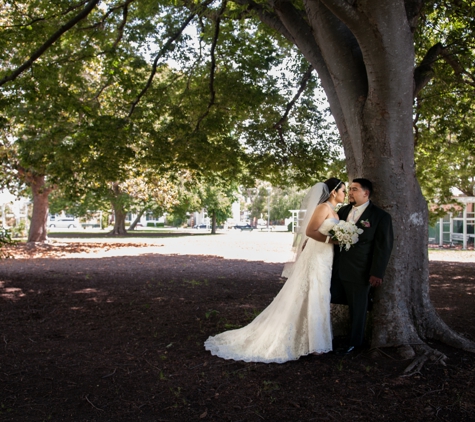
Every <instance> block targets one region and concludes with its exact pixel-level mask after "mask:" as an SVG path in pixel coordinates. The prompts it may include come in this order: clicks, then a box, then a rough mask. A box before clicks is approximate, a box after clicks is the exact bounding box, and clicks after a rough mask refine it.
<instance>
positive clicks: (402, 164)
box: [260, 0, 475, 356]
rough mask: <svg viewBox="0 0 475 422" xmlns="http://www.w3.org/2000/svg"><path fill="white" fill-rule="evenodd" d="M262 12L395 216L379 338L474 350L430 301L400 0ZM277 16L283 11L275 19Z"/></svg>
mask: <svg viewBox="0 0 475 422" xmlns="http://www.w3.org/2000/svg"><path fill="white" fill-rule="evenodd" d="M273 4H275V6H274V12H275V16H273V19H272V17H270V15H269V14H267V12H261V14H260V17H261V19H262V20H263V21H264V22H265V23H268V24H270V25H271V26H273V27H274V28H275V29H277V30H279V31H280V32H281V33H282V34H283V35H284V36H286V37H287V38H288V39H289V40H290V41H292V42H293V43H295V44H296V45H297V47H298V48H299V49H300V50H301V51H302V53H303V54H304V55H305V56H306V58H307V59H308V61H309V62H310V63H311V64H312V65H313V66H314V68H315V69H316V70H317V72H318V73H319V76H320V78H321V81H322V85H323V87H324V89H325V91H326V93H327V96H328V100H329V102H330V107H331V110H332V113H333V115H334V117H335V120H336V123H337V126H338V128H339V131H340V135H341V138H342V141H343V145H344V150H345V155H346V160H347V169H348V174H349V178H350V181H351V179H352V178H354V177H366V178H368V179H370V180H372V181H373V183H374V186H375V194H374V197H373V198H372V199H373V200H374V202H375V203H376V204H377V205H379V206H380V207H381V208H383V209H385V210H386V211H388V212H389V213H390V214H391V215H392V217H393V225H394V233H395V248H394V250H393V253H392V258H391V260H390V263H389V267H388V270H387V273H386V277H385V279H384V283H383V285H382V287H381V288H379V289H378V291H377V294H376V298H375V305H374V311H373V318H372V320H373V327H372V346H373V347H384V346H404V347H403V348H402V349H404V350H405V352H406V356H410V355H411V354H412V353H413V350H412V346H413V345H424V343H425V340H426V339H428V338H433V339H438V340H442V341H444V342H446V343H448V344H451V345H454V346H457V347H461V348H464V349H467V350H474V347H475V346H474V344H473V343H472V342H470V341H468V340H466V339H464V338H463V337H461V336H460V335H458V334H456V333H454V332H453V331H452V330H450V329H449V328H448V327H447V326H446V325H445V324H444V322H443V321H442V320H441V319H440V317H439V316H438V315H437V313H436V311H435V310H434V308H433V306H432V304H431V302H430V299H429V271H428V252H427V242H428V210H427V204H426V202H425V200H424V198H423V196H422V193H421V190H420V187H419V184H418V181H417V179H416V175H415V168H414V140H413V132H412V111H413V110H412V104H413V95H414V84H415V83H414V40H413V34H412V28H411V27H410V24H409V23H410V22H412V20H411V19H410V18H411V17H412V16H408V12H407V11H406V10H405V7H404V5H405V4H404V2H403V1H391V2H385V1H380V0H366V1H358V2H354V3H353V4H354V5H353V6H351V5H350V2H348V1H345V0H322V1H318V0H304V4H305V11H306V14H307V19H304V18H303V16H302V14H301V13H300V11H297V10H295V9H294V8H293V6H292V3H290V2H276V3H273ZM275 18H278V19H275Z"/></svg>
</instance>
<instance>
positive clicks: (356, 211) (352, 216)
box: [346, 201, 369, 224]
mask: <svg viewBox="0 0 475 422" xmlns="http://www.w3.org/2000/svg"><path fill="white" fill-rule="evenodd" d="M368 205H369V201H366V202H365V203H364V204H361V205H359V206H357V207H355V206H354V205H353V208H352V209H351V211H350V213H349V214H348V217H347V219H346V221H349V222H352V223H355V224H356V223H357V222H358V219H359V218H360V217H361V215H362V214H363V212H364V210H365V209H366V207H367V206H368Z"/></svg>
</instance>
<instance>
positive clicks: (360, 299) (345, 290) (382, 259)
mask: <svg viewBox="0 0 475 422" xmlns="http://www.w3.org/2000/svg"><path fill="white" fill-rule="evenodd" d="M351 209H352V205H346V206H344V207H342V208H341V209H340V210H339V211H338V215H339V217H340V220H345V221H346V219H347V218H348V214H349V213H350V211H351ZM362 221H365V222H366V221H367V222H368V223H369V224H368V225H369V227H364V225H363V224H362ZM356 225H357V226H358V228H361V229H363V233H362V234H360V235H359V240H358V242H357V243H356V244H354V245H353V246H351V248H350V249H349V250H348V251H346V250H345V249H344V248H343V250H341V251H340V247H339V246H338V245H335V255H334V261H333V274H332V282H331V301H332V303H340V304H348V306H349V308H350V317H351V333H350V344H349V345H350V346H361V345H362V343H363V339H364V329H365V323H366V311H367V309H368V294H369V290H370V287H371V285H370V283H369V278H370V276H374V277H377V278H381V279H382V278H383V277H384V273H385V271H386V266H387V264H388V261H389V257H390V255H391V250H392V247H393V227H392V221H391V216H390V215H389V214H388V213H387V212H386V211H383V210H382V209H381V208H378V207H377V206H376V205H374V204H373V203H372V202H370V203H369V204H368V206H367V207H366V209H365V210H364V212H363V214H362V215H361V216H360V217H359V218H358V221H357V223H356Z"/></svg>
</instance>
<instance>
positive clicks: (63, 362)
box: [0, 242, 475, 421]
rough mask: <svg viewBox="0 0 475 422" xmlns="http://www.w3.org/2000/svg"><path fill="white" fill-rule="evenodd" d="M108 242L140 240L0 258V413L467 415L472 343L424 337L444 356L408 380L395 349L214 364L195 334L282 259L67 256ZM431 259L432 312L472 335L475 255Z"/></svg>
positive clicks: (219, 321)
mask: <svg viewBox="0 0 475 422" xmlns="http://www.w3.org/2000/svg"><path fill="white" fill-rule="evenodd" d="M106 247H107V248H122V249H123V248H126V247H127V248H131V247H132V248H134V247H135V248H140V247H141V245H140V244H136V245H131V244H125V243H124V244H121V243H120V242H118V243H116V244H114V245H110V244H108V245H101V244H97V243H96V244H88V243H82V244H64V245H59V246H51V247H44V248H37V249H26V248H23V249H21V253H20V252H16V253H17V255H18V256H19V257H20V259H15V260H8V261H2V262H0V330H1V331H0V348H1V349H0V350H1V352H0V385H1V387H0V420H2V421H3V420H4V421H46V420H54V421H190V420H204V421H206V420H209V421H263V420H267V421H311V420H315V421H334V420H338V421H350V420H352V421H353V420H364V421H379V420H385V421H406V420H411V421H432V420H434V421H475V388H474V382H475V357H474V355H473V354H469V353H466V352H462V351H458V350H455V349H451V348H448V347H445V346H443V345H439V344H433V345H434V346H436V347H437V348H439V350H442V351H443V352H445V353H446V354H447V355H448V356H449V359H448V361H447V366H446V367H444V366H441V365H438V364H434V363H429V364H427V365H426V366H425V367H424V368H423V369H422V371H421V373H420V374H416V375H414V376H412V377H401V376H400V375H401V373H402V371H403V369H404V368H405V367H406V366H407V364H408V362H407V361H402V360H400V359H399V358H398V357H397V355H396V354H395V352H394V350H391V349H389V350H384V353H383V354H380V355H379V356H373V355H372V354H370V353H363V354H360V355H358V356H356V357H353V358H348V357H345V358H341V357H338V356H336V355H334V354H327V355H323V356H311V357H306V358H302V359H300V360H299V361H296V362H290V363H286V364H282V365H278V364H270V365H266V364H249V363H241V362H234V361H224V360H221V359H219V358H216V357H213V356H211V355H210V354H209V353H208V352H206V351H205V350H204V349H203V342H204V340H206V338H207V337H208V336H209V335H213V334H216V333H218V332H220V331H222V330H224V329H227V328H233V327H237V326H241V325H243V324H246V323H247V322H249V321H250V320H251V319H252V318H253V317H254V316H255V315H256V313H257V312H259V311H260V310H262V309H263V308H264V307H265V306H266V305H267V304H268V303H269V302H270V301H271V300H272V298H273V297H274V296H275V294H276V293H277V292H278V291H279V289H280V288H281V286H282V279H280V277H279V276H280V273H281V270H282V264H279V263H269V262H262V261H245V260H238V259H223V258H219V257H215V256H199V255H163V254H146V255H137V256H117V257H106V258H96V259H94V258H82V259H78V258H73V257H72V256H74V255H68V254H70V253H72V252H80V253H81V252H84V253H86V252H87V251H89V250H91V248H92V250H93V253H99V251H104V248H106ZM61 255H62V257H61V259H51V257H55V258H57V257H59V256H61ZM33 257H34V259H33ZM430 269H431V274H432V275H431V286H432V287H431V297H432V299H433V301H434V303H435V305H436V307H437V309H438V311H439V312H440V314H441V315H442V317H443V318H444V320H445V321H446V322H447V323H448V324H449V325H450V326H452V327H453V328H455V329H456V330H458V331H459V332H462V333H463V334H464V335H465V336H466V337H468V338H470V339H473V340H475V310H474V306H473V305H474V295H475V268H474V265H473V263H464V262H439V261H434V262H431V264H430Z"/></svg>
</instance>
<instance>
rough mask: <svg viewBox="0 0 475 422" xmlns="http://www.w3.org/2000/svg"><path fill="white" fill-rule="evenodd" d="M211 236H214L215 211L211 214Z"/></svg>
mask: <svg viewBox="0 0 475 422" xmlns="http://www.w3.org/2000/svg"><path fill="white" fill-rule="evenodd" d="M211 234H216V211H213V212H212V214H211Z"/></svg>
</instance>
